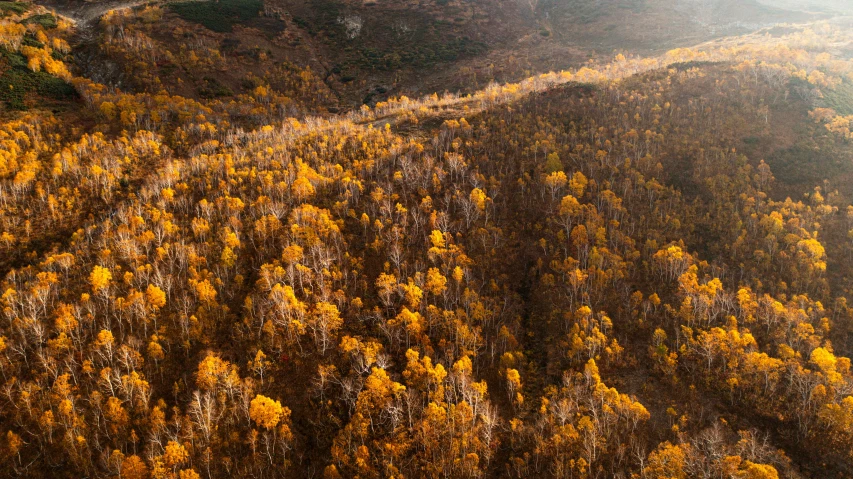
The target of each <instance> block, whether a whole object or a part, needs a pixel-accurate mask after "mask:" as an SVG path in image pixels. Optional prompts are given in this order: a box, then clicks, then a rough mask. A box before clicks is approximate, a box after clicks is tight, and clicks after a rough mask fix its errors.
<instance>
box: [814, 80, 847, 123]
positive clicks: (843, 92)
mask: <svg viewBox="0 0 853 479" xmlns="http://www.w3.org/2000/svg"><path fill="white" fill-rule="evenodd" d="M822 93H823V98H821V100H820V102H819V106H821V107H824V108H832V109H833V110H835V111H836V112H838V114H839V115H853V83H850V82H844V83H842V84H841V85H838V86H837V87H835V88H832V89H826V90H823V92H822Z"/></svg>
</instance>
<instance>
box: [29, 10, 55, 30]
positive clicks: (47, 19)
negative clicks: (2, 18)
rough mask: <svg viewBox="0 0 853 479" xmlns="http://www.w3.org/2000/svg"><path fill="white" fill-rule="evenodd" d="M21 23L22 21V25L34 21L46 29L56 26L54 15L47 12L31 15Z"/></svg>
mask: <svg viewBox="0 0 853 479" xmlns="http://www.w3.org/2000/svg"><path fill="white" fill-rule="evenodd" d="M21 23H23V24H24V25H28V24H30V23H35V24H37V25H41V27H42V28H47V29H51V28H56V26H57V23H56V17H54V16H53V15H51V14H49V13H42V14H41V15H33V16H31V17H29V18H27V19H26V20H24V21H23V22H21Z"/></svg>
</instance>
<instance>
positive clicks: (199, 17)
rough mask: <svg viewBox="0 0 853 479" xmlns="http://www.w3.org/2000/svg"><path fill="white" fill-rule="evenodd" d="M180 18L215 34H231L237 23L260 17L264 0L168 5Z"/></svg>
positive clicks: (223, 0)
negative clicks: (259, 13)
mask: <svg viewBox="0 0 853 479" xmlns="http://www.w3.org/2000/svg"><path fill="white" fill-rule="evenodd" d="M168 6H169V8H170V9H171V10H172V11H173V12H175V13H176V14H177V15H178V16H179V17H181V18H183V19H184V20H186V21H188V22H193V23H198V24H201V25H203V26H204V27H206V28H207V29H209V30H213V31H214V32H220V33H227V32H230V31H231V30H232V29H233V28H234V25H235V24H237V23H242V22H246V21H249V20H252V19H254V18H257V17H258V12H260V11H261V10H262V9H263V8H264V2H263V0H208V1H201V2H176V3H170V4H168Z"/></svg>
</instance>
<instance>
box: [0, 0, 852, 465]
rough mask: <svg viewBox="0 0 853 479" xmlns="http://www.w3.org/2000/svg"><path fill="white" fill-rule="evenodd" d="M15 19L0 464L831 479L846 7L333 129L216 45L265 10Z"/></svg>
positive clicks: (1, 264) (253, 63) (841, 418)
mask: <svg viewBox="0 0 853 479" xmlns="http://www.w3.org/2000/svg"><path fill="white" fill-rule="evenodd" d="M3 5H4V4H0V9H2V8H3ZM229 5H230V4H229ZM222 6H223V5H220V7H222ZM362 7H363V8H368V7H366V6H363V5H354V6H353V8H362ZM166 8H169V7H166ZM193 8H194V7H193ZM370 8H373V7H370ZM6 10H8V12H7V14H6V16H4V18H3V19H2V20H0V21H2V30H0V33H2V36H0V45H2V53H3V58H4V59H6V60H7V64H4V68H5V69H6V70H4V71H8V69H9V68H15V69H16V70H15V71H16V72H17V75H18V76H19V77H21V76H24V77H25V78H30V77H35V78H37V79H41V80H43V81H47V80H46V79H47V78H50V82H62V83H63V84H66V85H69V84H70V85H73V87H74V92H75V94H74V95H71V96H69V97H63V98H57V99H54V101H56V102H57V103H56V104H53V103H49V102H48V101H47V100H45V99H44V98H41V96H40V95H41V93H39V90H38V89H34V90H32V91H31V92H29V93H28V95H24V97H23V100H22V101H21V102H20V105H17V104H13V103H12V102H11V101H10V100H4V102H5V103H4V105H5V108H4V110H3V118H2V123H0V146H2V148H0V199H2V201H0V226H1V227H2V231H0V252H2V256H0V268H2V271H3V273H4V275H3V278H2V281H0V282H2V284H0V290H2V292H3V293H2V295H0V306H2V310H0V373H2V389H0V390H2V394H0V432H2V436H1V437H0V450H2V451H0V452H2V454H0V472H2V473H3V474H4V475H6V476H11V477H57V478H63V477H69V478H71V477H98V478H100V477H104V478H107V477H122V478H143V479H144V478H156V479H160V478H168V479H197V478H200V477H210V478H214V477H216V478H219V477H294V478H295V477H320V476H322V477H324V478H328V479H333V478H342V477H360V478H374V477H452V478H457V477H458V478H469V477H470V478H477V477H517V478H527V477H555V478H557V477H580V478H605V477H619V478H633V477H640V478H655V479H660V478H673V477H674V478H687V477H707V478H711V477H714V478H727V479H729V478H730V479H742V478H774V477H784V478H836V477H837V478H845V477H850V476H851V474H853V450H851V447H850V444H851V443H853V395H851V394H853V371H851V369H850V360H849V357H850V356H851V354H853V336H851V335H853V309H851V308H850V306H849V304H848V299H847V298H848V297H850V295H851V294H853V291H851V288H853V284H851V278H853V274H851V270H850V261H849V260H850V258H851V257H853V243H851V241H850V238H851V235H853V233H851V231H853V190H851V188H850V185H851V180H852V179H853V163H851V162H850V158H851V154H853V143H851V141H853V134H851V128H853V116H851V115H853V108H851V106H853V96H851V94H850V92H851V91H853V62H851V61H850V59H849V57H847V56H846V53H845V52H849V51H851V47H853V36H851V34H850V32H851V29H850V26H849V25H847V24H846V23H843V22H842V21H837V22H835V23H831V22H827V23H819V24H814V25H809V26H800V27H793V26H790V27H786V28H785V29H783V30H774V31H772V32H769V31H765V32H761V34H753V35H746V36H743V37H736V38H726V39H722V40H719V41H713V42H708V43H706V44H703V45H702V46H701V47H698V48H681V49H675V50H671V51H668V52H666V53H663V54H661V55H659V56H655V57H649V58H640V57H636V56H627V57H626V56H625V55H621V54H620V55H614V56H613V58H607V59H606V61H605V60H602V61H601V62H599V63H595V62H592V63H587V64H586V65H585V66H583V67H581V68H578V69H573V70H567V71H561V72H558V73H547V74H541V75H535V76H532V77H529V78H527V79H525V80H523V81H520V82H518V83H509V84H504V85H491V86H489V87H488V88H485V89H482V90H478V91H475V92H473V93H472V94H470V95H451V94H445V95H438V94H434V95H430V96H425V97H421V98H419V99H412V98H406V97H396V98H389V99H385V100H383V101H377V102H376V103H375V104H374V105H373V106H368V105H364V106H362V107H360V108H358V109H353V110H351V111H348V112H346V113H340V114H333V113H331V112H330V111H329V110H330V108H329V105H330V104H333V103H334V102H335V101H336V99H334V98H330V96H329V95H326V94H325V92H326V90H325V89H324V85H325V86H326V87H327V88H331V87H329V84H328V83H327V82H326V81H324V80H325V79H317V77H316V76H314V74H313V73H311V72H312V71H313V70H309V69H308V68H306V67H305V66H304V65H303V66H300V65H298V64H296V63H294V64H293V65H292V66H290V67H288V68H285V69H283V70H281V71H282V72H283V73H282V74H281V75H276V74H274V72H275V71H276V70H274V69H273V66H271V63H272V62H270V61H268V58H269V57H270V56H275V55H277V54H281V55H285V54H291V53H292V51H291V50H290V49H289V48H285V47H284V46H281V45H278V46H276V41H270V46H269V48H268V50H269V51H270V52H271V53H269V54H267V53H266V51H265V50H264V49H263V48H261V49H260V51H258V52H256V53H257V55H253V54H249V53H246V54H245V55H244V54H237V53H235V54H234V55H232V56H226V55H217V54H216V53H214V51H213V50H215V48H212V45H215V44H216V43H215V42H220V41H224V40H227V39H228V38H234V37H232V36H229V35H230V34H233V35H236V36H237V37H239V38H243V39H244V40H245V39H246V38H248V37H246V36H243V37H240V35H244V34H245V35H249V33H246V32H245V30H244V28H245V29H246V30H250V29H256V30H263V29H264V28H274V27H275V25H280V24H279V23H278V22H284V23H285V24H287V25H290V24H291V23H290V22H293V23H297V22H296V20H295V19H289V18H287V16H282V17H280V18H278V17H275V15H276V14H275V13H274V12H272V13H271V15H273V16H267V17H263V18H264V19H262V17H253V19H249V20H246V21H256V22H260V23H257V24H255V26H254V27H244V26H241V24H240V23H239V22H235V23H234V24H231V23H230V20H229V19H233V18H232V16H230V15H231V14H229V15H228V16H226V17H222V16H221V15H220V16H214V17H215V19H216V20H215V21H214V20H211V18H210V17H205V19H204V20H205V21H212V22H213V23H211V24H210V26H213V27H214V28H217V29H221V30H223V32H216V31H214V30H211V29H210V28H208V27H204V26H202V25H200V24H197V23H195V22H188V21H187V20H181V21H184V22H187V23H186V24H180V25H182V26H181V29H182V30H180V31H176V30H174V29H173V30H172V31H169V30H167V26H173V25H177V24H178V23H172V21H176V22H177V20H175V19H174V17H172V16H173V15H174V16H177V17H180V16H181V15H187V10H183V11H182V12H181V10H180V7H179V9H178V10H177V11H167V10H164V7H156V6H155V7H151V6H149V7H145V8H140V9H128V10H123V11H120V12H114V13H112V14H109V15H107V16H106V17H105V18H103V19H101V20H100V22H99V23H98V25H97V27H96V28H97V29H98V30H97V31H98V32H100V33H99V35H100V36H96V37H93V38H92V39H90V40H88V41H86V42H83V43H81V44H80V46H79V47H78V48H77V50H71V49H70V47H69V41H74V38H79V37H76V35H78V33H79V32H76V31H75V30H74V28H73V26H72V25H70V24H67V23H65V22H63V21H62V20H61V19H55V18H54V17H53V16H52V15H51V16H50V18H48V16H46V15H49V14H48V13H47V11H46V10H43V9H39V8H38V7H34V6H31V5H27V6H26V8H24V7H23V6H22V5H19V4H14V6H11V7H10V6H8V5H6ZM6 10H4V11H6ZM533 10H534V11H535V8H534V9H533ZM219 13H221V12H219ZM188 15H190V16H191V17H192V18H197V17H195V16H194V15H198V12H197V11H193V10H190V13H189V14H188ZM217 15H218V14H217ZM233 15H234V16H239V11H237V12H236V13H234V14H233ZM223 18H225V20H223ZM51 19H53V21H51ZM162 19H167V20H166V21H165V22H164V23H159V20H162ZM268 19H273V20H274V21H272V22H270V21H268ZM226 20H228V21H226ZM54 22H55V25H54ZM202 28H204V29H205V30H202ZM228 28H231V31H230V32H228V31H227V30H228ZM287 28H289V27H287ZM287 28H286V29H285V30H284V31H285V32H286V31H288V30H287ZM251 35H256V34H255V33H251ZM540 36H541V35H540ZM177 38H185V39H188V40H192V41H190V42H188V43H187V44H185V45H181V44H178V43H176V39H177ZM251 38H257V37H251ZM300 38H301V37H300ZM242 41H243V40H241V42H242ZM300 41H301V40H300ZM206 42H211V43H206ZM161 45H162V46H165V47H168V48H167V49H166V51H162V50H161V49H160V46H161ZM182 47H183V48H182ZM208 47H211V48H208ZM244 47H245V45H243V44H242V43H241V45H240V46H235V47H234V48H235V50H236V51H240V49H241V48H244ZM274 48H280V49H279V50H275V49H274ZM306 48H307V47H306ZM277 52H278V53H277ZM264 55H267V56H266V57H265V56H264ZM9 59H16V60H17V61H16V63H11V62H8V60H9ZM65 62H68V63H69V64H72V62H73V63H74V64H73V65H71V66H72V68H70V69H69V68H67V67H66V64H65ZM98 62H102V63H98ZM108 62H113V63H114V64H115V65H118V66H117V67H116V68H117V70H116V71H117V72H118V74H117V75H118V76H112V75H111V76H110V78H119V77H120V75H121V74H122V73H123V75H124V76H123V77H122V78H123V79H122V81H123V82H125V83H123V84H125V85H128V86H129V88H128V89H127V90H125V91H123V90H121V89H116V88H113V87H111V86H109V85H105V84H102V83H100V82H98V81H96V79H92V78H86V77H84V76H80V75H79V74H77V75H75V74H73V73H72V72H82V73H85V72H93V71H98V70H99V68H98V67H97V65H99V64H106V63H108ZM276 63H278V62H276ZM130 65H132V66H134V67H136V69H135V70H126V69H125V68H127V67H128V66H130ZM238 66H247V68H248V74H247V75H246V76H249V74H251V75H255V76H257V77H258V79H257V81H256V82H255V83H248V84H246V85H245V86H243V85H241V86H240V87H241V88H243V90H242V91H232V92H231V93H230V94H226V93H225V92H224V89H225V88H232V85H234V87H236V86H237V85H239V83H237V82H238V79H239V77H238V76H237V75H238V74H237V73H235V72H234V70H236V69H237V67H238ZM274 68H282V67H281V65H280V64H277V65H275V67H274ZM254 69H256V70H254ZM41 74H44V75H41ZM25 75H26V76H25ZM45 75H47V76H45ZM205 75H209V76H210V78H212V79H213V80H205V79H204V76H205ZM185 79H186V80H185ZM179 80H180V81H179ZM276 81H280V82H282V83H278V84H277V83H275V82H276ZM232 82H235V83H233V84H232ZM0 86H2V84H0ZM200 87H206V88H208V90H209V92H210V93H211V94H209V95H208V94H207V93H205V94H202V92H201V91H200V90H199V89H200ZM288 88H289V90H288ZM220 89H222V91H220ZM12 90H13V91H14V90H15V88H13V89H12ZM217 92H219V93H217ZM286 92H289V93H286ZM330 95H331V96H334V94H333V93H332V94H330ZM13 106H20V109H18V110H13V109H12V107H13ZM332 108H334V107H332Z"/></svg>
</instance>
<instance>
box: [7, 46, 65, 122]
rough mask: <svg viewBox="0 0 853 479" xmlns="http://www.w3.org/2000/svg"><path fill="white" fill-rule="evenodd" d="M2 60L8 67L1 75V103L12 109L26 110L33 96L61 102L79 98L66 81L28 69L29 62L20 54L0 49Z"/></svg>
mask: <svg viewBox="0 0 853 479" xmlns="http://www.w3.org/2000/svg"><path fill="white" fill-rule="evenodd" d="M0 59H2V61H3V63H5V64H6V66H7V68H6V70H5V71H4V72H3V74H2V75H0V101H3V102H4V103H5V104H6V106H7V107H9V108H10V109H13V110H26V109H27V104H26V98H27V96H29V95H32V94H36V95H39V96H41V97H44V98H48V99H52V100H59V101H61V100H72V99H74V98H76V97H77V91H76V90H74V87H73V86H71V85H70V84H68V83H67V82H66V81H65V80H63V79H61V78H57V77H55V76H53V75H51V74H49V73H45V72H34V71H31V70H30V69H29V68H27V60H26V58H24V56H23V55H21V54H20V53H15V52H10V51H8V50H5V49H0Z"/></svg>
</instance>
